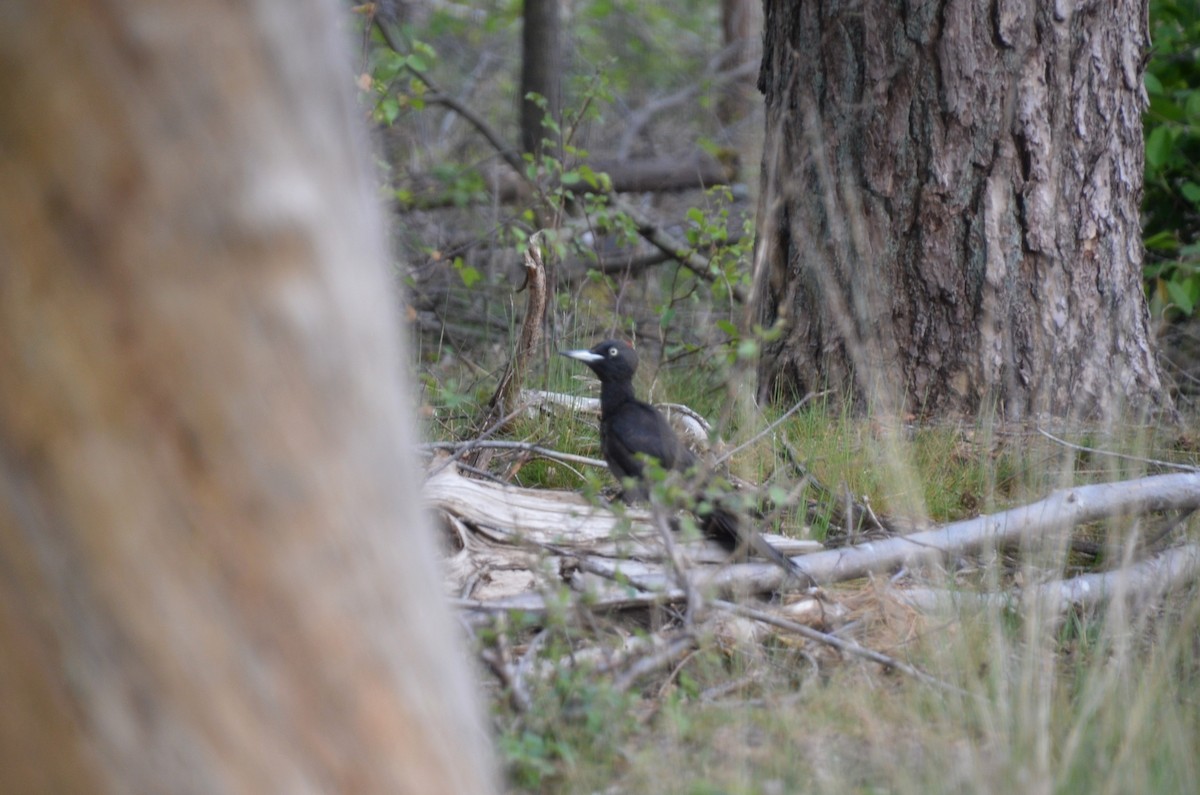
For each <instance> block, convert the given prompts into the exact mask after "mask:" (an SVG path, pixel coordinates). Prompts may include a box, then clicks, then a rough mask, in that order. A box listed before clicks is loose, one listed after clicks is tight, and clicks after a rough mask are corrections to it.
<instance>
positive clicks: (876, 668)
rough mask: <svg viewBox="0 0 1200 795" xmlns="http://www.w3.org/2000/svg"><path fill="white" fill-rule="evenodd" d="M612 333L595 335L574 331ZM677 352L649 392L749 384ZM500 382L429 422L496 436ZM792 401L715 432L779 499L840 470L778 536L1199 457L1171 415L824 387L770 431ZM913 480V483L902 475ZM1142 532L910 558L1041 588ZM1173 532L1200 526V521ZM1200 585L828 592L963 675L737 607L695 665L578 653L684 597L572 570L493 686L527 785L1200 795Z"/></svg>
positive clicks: (560, 418) (551, 423)
mask: <svg viewBox="0 0 1200 795" xmlns="http://www.w3.org/2000/svg"><path fill="white" fill-rule="evenodd" d="M593 341H594V340H593V339H592V337H591V336H589V335H585V334H581V335H575V336H574V339H573V340H572V343H571V345H572V347H574V346H575V345H576V344H578V345H583V344H590V343H591V342H593ZM563 347H566V346H563ZM648 347H649V346H648ZM670 356H671V353H670V352H669V351H668V352H667V353H666V356H665V357H664V358H663V359H658V360H656V359H655V357H654V354H653V353H651V352H650V351H647V352H644V353H643V357H644V359H645V361H644V363H643V367H644V369H643V371H642V372H641V373H639V379H638V391H639V393H640V394H645V395H652V396H653V398H654V399H655V400H659V401H669V402H675V403H684V404H688V405H692V406H699V407H702V409H703V412H702V413H704V414H705V415H707V416H710V417H720V416H722V413H723V412H722V409H723V408H725V407H726V406H727V405H728V404H729V402H730V398H729V389H728V385H727V384H726V383H724V382H721V381H719V380H716V379H720V378H721V377H723V376H725V375H726V374H727V373H728V372H729V367H730V366H731V365H730V363H729V361H728V360H727V359H723V358H721V357H719V356H715V355H712V354H709V355H708V358H703V357H704V354H697V355H696V356H695V357H689V356H684V357H681V358H680V359H678V360H677V362H675V363H671V362H669V359H670ZM718 360H719V361H718ZM663 361H668V363H667V364H663V363H662V362H663ZM698 361H701V362H704V364H703V366H697V365H696V362H698ZM581 369H583V368H580V367H578V366H576V365H575V363H573V362H571V361H569V360H566V359H562V358H560V357H557V356H548V357H546V358H545V360H544V363H543V365H542V367H540V368H539V369H538V370H537V372H536V373H535V374H534V375H533V376H531V381H533V382H534V383H533V384H531V385H535V386H537V387H538V388H544V389H552V390H555V391H563V392H568V393H571V394H584V395H594V394H596V392H595V384H594V382H593V381H592V379H591V378H590V377H589V376H588V375H587V374H586V373H583V372H580V370H581ZM488 372H490V370H489V371H488ZM467 380H469V379H467ZM464 383H465V381H464ZM485 384H487V378H486V377H482V376H480V377H478V379H477V385H476V387H475V388H474V391H473V392H472V393H471V394H472V396H473V397H472V400H475V401H476V402H475V403H474V404H469V403H468V402H467V401H464V402H462V403H451V402H447V403H443V405H440V406H434V405H431V406H430V409H431V412H430V413H431V414H432V416H431V418H430V420H429V425H428V428H427V430H428V431H429V432H430V433H432V434H434V435H437V436H441V437H447V438H452V437H455V435H456V434H459V435H469V434H470V433H474V432H478V431H479V429H478V428H473V427H472V425H471V420H472V418H473V417H475V416H478V415H479V413H480V412H479V409H480V406H479V403H478V402H477V401H478V400H479V399H480V396H483V395H486V394H488V393H489V390H488V389H487V388H485V386H484V385H485ZM436 394H439V393H437V392H430V391H427V392H426V396H427V398H428V397H429V396H431V395H436ZM787 408H788V407H786V406H784V407H771V408H768V409H766V410H765V411H764V413H763V414H762V415H761V416H758V415H755V416H750V415H748V414H746V413H742V414H738V415H735V416H734V417H733V419H732V421H730V422H729V423H728V424H727V425H725V426H720V427H721V432H720V434H715V436H717V435H719V436H721V437H723V438H724V439H725V440H726V444H725V446H724V447H722V446H721V444H720V442H721V440H719V439H717V438H714V440H713V442H714V445H715V448H714V449H717V450H721V449H729V447H730V446H731V445H732V444H735V443H736V444H741V443H743V442H748V444H747V445H746V446H745V447H743V448H742V449H741V450H740V451H739V452H738V454H737V455H736V456H735V457H734V459H733V460H732V461H731V462H730V468H731V470H732V471H733V472H735V473H736V474H737V475H739V476H740V477H741V478H743V479H745V480H746V481H749V482H751V483H755V484H760V485H763V486H764V496H763V500H764V502H768V503H769V502H770V497H769V496H768V495H774V496H776V497H779V496H781V495H783V494H784V493H785V492H786V491H787V489H788V488H792V487H796V486H798V485H802V481H803V480H804V479H805V478H808V479H809V480H811V481H812V483H813V484H819V485H820V489H817V488H815V487H814V486H810V487H807V488H801V489H800V490H799V491H795V492H791V495H790V496H791V498H792V500H793V504H792V505H790V506H786V507H790V510H784V511H776V512H774V513H772V512H771V510H769V508H770V507H771V506H767V507H768V510H766V511H765V514H766V516H767V518H766V519H764V521H771V520H772V519H773V520H774V521H773V523H771V524H770V526H769V527H768V529H771V530H773V531H775V532H780V533H783V534H786V535H793V536H801V537H810V538H815V539H817V540H831V539H827V534H828V533H829V532H830V531H831V524H830V517H831V516H833V515H835V514H837V512H838V511H839V510H840V506H839V505H838V502H839V500H840V499H841V496H843V495H845V496H846V497H847V498H852V499H853V500H854V501H856V502H857V503H858V504H865V505H869V506H871V509H872V510H874V511H875V512H876V513H878V515H880V516H881V517H886V518H887V519H889V520H893V519H906V520H910V521H913V522H918V523H921V524H922V525H928V524H931V523H941V522H947V521H953V520H956V519H963V518H969V517H973V516H977V515H979V514H981V513H991V512H995V511H1000V510H1004V509H1006V508H1010V507H1013V506H1016V505H1020V504H1024V503H1028V502H1032V501H1035V500H1037V499H1040V498H1042V497H1044V496H1046V494H1047V493H1049V492H1050V491H1052V490H1054V489H1058V488H1063V487H1066V486H1070V485H1076V484H1083V483H1099V482H1106V481H1111V480H1116V479H1121V478H1132V477H1138V476H1141V475H1144V474H1147V473H1149V472H1157V471H1165V470H1166V464H1165V463H1163V462H1177V463H1180V464H1185V465H1195V464H1197V463H1198V462H1197V457H1198V456H1197V453H1196V451H1195V449H1194V445H1192V444H1190V443H1189V442H1188V437H1187V435H1186V434H1181V433H1179V432H1178V431H1177V430H1173V429H1171V428H1167V427H1145V428H1125V429H1119V430H1105V429H1098V428H1095V427H1087V428H1084V427H1079V428H1074V429H1065V430H1064V429H1062V428H1056V429H1041V428H1038V427H1037V426H1035V425H1028V426H1026V425H1021V426H1015V425H1007V424H1003V423H1000V422H993V421H979V422H944V423H939V424H933V425H920V424H915V423H912V422H906V421H903V420H898V419H895V418H879V417H864V416H858V415H855V414H853V413H852V412H850V411H848V410H847V409H846V407H844V406H841V405H838V404H834V403H829V402H827V401H825V400H823V399H819V400H816V401H813V402H811V403H810V404H809V405H806V406H805V407H803V408H802V409H800V410H799V411H797V412H795V413H794V414H793V415H792V416H790V417H789V418H788V419H787V420H786V421H784V422H783V423H781V424H779V425H778V426H777V427H775V428H774V429H773V430H772V431H771V432H769V433H766V434H764V435H762V436H761V438H756V434H757V433H758V432H759V431H761V429H763V428H765V427H767V426H768V424H769V423H771V422H772V421H774V420H775V419H777V418H778V417H779V416H780V415H782V413H783V412H784V411H785V410H786V409H787ZM726 414H727V415H728V412H726ZM446 416H452V417H453V418H454V419H452V420H446V419H444V418H445V417H446ZM504 438H512V439H521V440H526V441H530V442H534V443H537V444H540V445H543V446H546V447H550V448H554V449H557V450H560V451H564V452H571V453H576V454H579V455H585V456H592V457H596V456H598V437H597V433H596V418H595V417H594V416H579V415H571V414H563V413H537V414H533V415H529V416H523V417H521V418H519V419H518V420H516V421H515V422H514V423H513V424H512V426H511V427H510V428H508V429H507V431H506V432H505V434H504ZM1079 448H1086V449H1079ZM1121 456H1130V457H1128V458H1123V457H1121ZM797 457H798V458H799V463H800V464H801V465H802V469H797V468H796V463H797V461H796V458H797ZM1156 462H1157V463H1156ZM900 469H904V470H906V471H907V474H906V476H905V477H904V478H903V479H902V480H899V481H898V480H896V479H894V478H892V477H891V476H890V474H889V473H892V472H896V471H898V470H900ZM493 471H494V472H495V473H497V474H499V475H502V476H504V477H506V478H508V479H509V480H511V482H514V483H518V484H520V485H524V486H529V487H537V488H558V489H571V490H581V491H583V492H585V493H588V494H593V495H594V494H596V493H598V491H599V490H600V489H601V488H602V487H604V486H612V485H613V484H612V482H611V480H610V478H609V476H608V474H607V473H606V472H605V471H604V470H603V469H589V468H587V467H582V466H577V465H570V466H567V465H564V464H562V463H561V462H556V461H550V460H546V459H539V458H538V457H536V456H525V457H503V458H502V460H500V461H499V462H494V463H493ZM914 483H915V484H917V486H918V489H919V491H918V493H917V494H916V495H915V496H914V495H913V494H911V493H907V492H906V491H905V490H906V489H908V488H909V487H910V486H911V484H914ZM805 506H807V507H805ZM776 507H777V506H776ZM842 518H844V517H842ZM836 529H837V531H838V532H845V528H842V527H839V528H836ZM1131 532H1139V533H1147V532H1149V530H1148V528H1146V527H1142V526H1141V525H1139V524H1137V523H1136V522H1123V521H1121V520H1114V521H1111V522H1106V523H1098V524H1096V525H1093V526H1089V527H1085V528H1080V529H1079V530H1078V531H1077V533H1076V538H1077V539H1090V540H1091V541H1092V542H1094V543H1095V544H1096V545H1097V547H1098V548H1099V549H1101V550H1102V554H1098V555H1092V556H1090V557H1089V556H1087V555H1084V556H1082V557H1081V556H1080V554H1079V552H1078V550H1074V551H1072V550H1071V549H1070V548H1069V547H1068V546H1067V545H1066V544H1065V543H1062V540H1061V539H1059V540H1054V539H1049V540H1047V544H1046V546H1045V548H1044V549H1038V550H1033V551H1030V550H1026V551H1024V552H1022V551H1019V550H994V551H993V552H992V553H990V554H989V555H985V556H978V557H976V558H973V559H968V560H959V561H955V562H953V563H952V565H951V566H950V567H949V568H948V569H947V570H946V571H941V572H934V571H930V572H920V573H907V574H905V576H906V577H916V578H917V580H918V581H920V582H923V583H931V582H932V583H939V582H940V583H942V584H943V585H947V584H948V586H949V587H950V588H952V589H954V588H961V589H963V590H964V591H969V590H972V589H974V588H978V587H990V588H993V589H998V590H1001V591H1005V590H1008V589H1016V590H1017V591H1019V588H1020V586H1021V585H1022V584H1028V583H1032V582H1035V581H1039V580H1040V579H1046V578H1053V577H1056V576H1063V574H1064V572H1079V571H1087V570H1089V569H1091V568H1094V567H1096V566H1097V565H1100V564H1101V563H1102V562H1103V560H1104V559H1105V554H1103V553H1104V552H1105V551H1106V553H1107V554H1109V555H1110V556H1112V555H1119V550H1120V548H1121V545H1122V543H1123V541H1124V540H1125V539H1126V538H1127V537H1128V535H1129V534H1130V533H1131ZM1176 532H1177V533H1180V534H1189V533H1190V534H1194V529H1193V528H1192V527H1191V526H1190V525H1186V524H1185V526H1184V527H1183V528H1182V529H1180V530H1177V531H1176ZM843 541H844V539H843ZM1118 559H1119V558H1118ZM1196 596H1197V594H1195V593H1194V592H1193V591H1190V590H1189V591H1186V592H1182V593H1176V594H1174V595H1172V596H1171V597H1169V598H1167V599H1165V600H1163V601H1162V602H1160V603H1156V604H1154V605H1152V606H1149V607H1148V608H1147V609H1145V610H1138V611H1135V610H1126V609H1125V608H1124V607H1123V606H1121V605H1119V604H1118V605H1113V606H1109V607H1107V608H1102V609H1094V610H1088V611H1073V612H1068V613H1067V614H1066V615H1065V616H1063V617H1062V618H1061V619H1059V618H1055V617H1053V616H1051V615H1050V614H1048V613H1043V612H1039V611H1038V609H1037V608H1036V606H1034V607H1031V608H1027V609H1023V610H1014V609H1010V608H1005V607H987V608H981V607H972V606H970V605H968V604H966V603H964V604H962V605H959V606H958V607H957V608H948V609H946V610H944V611H941V612H932V613H931V612H918V611H916V610H914V609H913V608H910V607H908V606H907V605H905V604H903V603H900V602H898V601H897V600H896V599H895V598H894V597H893V596H890V595H889V592H888V588H887V587H885V585H884V583H880V582H870V581H859V582H853V583H846V584H839V585H837V586H832V587H829V588H827V589H825V591H824V595H823V599H824V601H825V603H826V604H827V605H828V606H829V608H830V609H835V608H836V609H837V610H840V611H841V612H840V614H839V615H840V618H839V619H838V625H839V626H841V627H842V628H843V629H842V630H839V631H842V632H845V633H847V635H848V636H853V637H855V638H857V639H858V641H859V642H861V643H863V644H864V645H867V646H869V647H870V648H872V649H875V650H878V651H881V652H883V653H885V654H887V655H890V656H892V657H894V658H896V659H899V660H902V661H904V662H905V663H908V664H911V665H914V666H916V667H918V668H919V669H921V670H923V671H925V672H927V673H928V674H930V675H931V676H933V677H935V678H936V679H937V680H939V681H940V682H942V683H943V685H944V688H938V687H934V686H931V685H928V684H925V683H922V682H920V681H916V680H914V679H912V678H909V677H906V676H904V675H902V674H900V673H898V672H896V671H893V670H889V669H888V668H886V667H881V666H880V665H878V664H875V663H871V662H865V661H862V660H860V659H857V658H855V657H852V656H846V655H843V654H839V653H837V652H835V651H832V650H830V649H828V648H825V647H823V646H821V645H820V644H815V643H812V642H809V641H803V640H800V639H798V638H796V637H792V636H788V635H786V634H780V635H773V636H770V637H768V638H766V639H763V638H762V637H760V636H756V635H753V634H752V633H750V634H748V633H749V630H747V628H746V627H745V626H742V625H739V624H737V622H728V623H726V624H718V625H716V626H715V627H714V626H712V625H706V629H705V634H704V635H703V636H702V637H700V638H699V639H698V640H697V643H696V648H695V650H694V651H692V652H691V653H689V654H687V655H686V656H684V657H683V658H682V659H681V660H680V661H678V663H677V664H674V665H672V666H669V667H667V668H666V669H662V670H654V671H653V672H651V673H648V674H646V675H645V676H643V677H640V678H638V679H637V680H636V682H633V683H632V684H631V683H628V682H625V683H620V684H618V677H617V676H616V674H615V673H614V670H611V669H609V668H606V667H605V662H604V660H605V658H604V657H603V656H602V657H599V658H589V659H588V660H584V659H583V658H582V657H579V658H578V659H577V655H580V654H582V652H581V649H582V648H583V647H584V646H585V645H587V646H592V645H594V644H597V643H599V644H600V645H601V646H605V645H607V646H609V647H611V648H613V649H616V648H618V647H619V646H620V645H621V643H622V642H625V641H627V640H628V639H629V638H631V637H633V638H641V639H645V638H648V637H650V636H652V635H653V634H654V633H655V632H656V631H657V630H660V629H662V628H664V627H670V626H678V624H679V622H680V620H681V616H680V615H679V614H678V613H675V612H674V610H673V609H670V608H664V609H659V610H649V611H643V612H642V613H637V614H633V615H623V616H616V615H601V614H593V613H590V612H589V611H588V610H587V609H585V608H580V607H579V606H577V605H575V603H574V601H573V599H574V598H575V597H573V595H572V594H571V593H570V592H569V591H568V590H567V589H566V587H565V586H560V590H559V591H558V593H557V597H556V598H557V599H559V600H560V601H559V604H560V605H561V610H560V611H558V612H557V613H556V614H555V615H554V616H553V618H552V619H549V620H547V621H545V622H540V623H539V622H532V623H530V622H522V620H521V617H520V616H513V617H510V621H509V622H508V623H507V624H506V625H504V626H502V627H501V628H499V629H493V630H491V631H490V634H487V633H485V634H481V635H480V636H479V638H477V642H478V643H479V644H480V645H481V648H483V649H488V648H495V646H496V644H497V642H498V640H497V637H498V635H503V636H504V639H503V641H502V643H501V645H502V646H504V647H506V648H509V649H511V650H512V651H513V653H514V655H518V656H521V657H522V658H523V659H527V660H530V661H532V662H531V664H533V665H535V666H536V667H537V669H538V675H537V676H532V677H530V679H529V680H528V681H530V682H531V683H532V684H531V685H530V692H529V693H528V699H529V701H528V703H527V704H525V705H523V706H522V707H520V708H518V707H516V706H514V704H513V700H512V693H511V691H509V690H508V689H506V687H505V686H504V685H503V684H502V683H499V682H496V681H491V683H490V684H489V692H490V696H491V703H492V718H493V722H494V726H495V729H496V732H497V746H498V748H499V752H500V754H501V757H502V759H503V762H504V764H505V768H506V770H507V773H508V781H509V788H510V791H513V792H655V793H681V794H682V793H687V794H688V795H691V794H692V793H777V792H782V793H790V792H837V793H841V792H863V793H867V792H964V791H965V792H1011V791H1030V792H1085V791H1086V792H1112V793H1119V792H1131V791H1153V792H1193V791H1198V790H1200V765H1198V763H1197V760H1198V759H1200V688H1198V687H1197V685H1200V664H1198V663H1197V662H1196V660H1197V651H1200V648H1198V647H1200V609H1198V605H1200V601H1198V600H1197V599H1196ZM784 601H787V600H784ZM585 639H586V643H585V642H584V641H585ZM614 653H615V652H614Z"/></svg>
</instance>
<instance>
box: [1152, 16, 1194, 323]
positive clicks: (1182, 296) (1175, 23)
mask: <svg viewBox="0 0 1200 795" xmlns="http://www.w3.org/2000/svg"><path fill="white" fill-rule="evenodd" d="M1150 19H1151V26H1152V38H1153V41H1154V51H1153V53H1152V54H1151V58H1150V61H1149V62H1148V63H1147V65H1146V78H1145V82H1146V92H1147V94H1148V95H1149V97H1150V109H1149V111H1147V113H1146V115H1145V128H1146V192H1145V201H1144V210H1145V217H1144V234H1145V243H1146V249H1147V252H1148V257H1147V265H1146V282H1147V291H1148V293H1149V297H1150V304H1151V310H1152V312H1153V314H1154V315H1155V316H1156V317H1164V316H1165V317H1168V318H1172V317H1180V316H1183V317H1190V316H1192V315H1194V314H1195V313H1196V310H1197V308H1198V307H1200V2H1197V0H1151V3H1150Z"/></svg>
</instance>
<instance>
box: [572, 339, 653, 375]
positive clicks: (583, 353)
mask: <svg viewBox="0 0 1200 795" xmlns="http://www.w3.org/2000/svg"><path fill="white" fill-rule="evenodd" d="M560 353H562V355H563V356H568V357H570V358H572V359H578V360H579V361H581V362H583V363H584V364H586V365H587V366H588V367H590V368H592V372H593V373H595V374H596V377H597V378H599V379H600V382H601V383H604V382H605V381H622V380H624V381H628V380H630V379H631V378H633V374H634V372H635V371H636V370H637V365H638V358H637V351H635V350H634V349H633V346H632V345H630V344H629V343H628V342H622V341H621V340H604V341H603V342H598V343H596V344H595V345H593V346H592V347H591V348H587V349H584V350H578V351H560Z"/></svg>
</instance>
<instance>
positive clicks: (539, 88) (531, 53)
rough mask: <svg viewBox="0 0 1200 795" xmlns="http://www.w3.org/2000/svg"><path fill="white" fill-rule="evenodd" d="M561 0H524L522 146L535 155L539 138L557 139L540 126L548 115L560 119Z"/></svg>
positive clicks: (539, 146)
mask: <svg viewBox="0 0 1200 795" xmlns="http://www.w3.org/2000/svg"><path fill="white" fill-rule="evenodd" d="M559 2H560V0H525V10H524V27H523V28H522V33H521V96H520V100H521V146H522V150H523V151H525V152H532V153H534V154H537V153H539V152H541V150H542V139H543V138H550V139H551V140H553V139H554V138H555V137H556V136H555V135H554V134H553V132H552V131H550V130H547V129H546V128H545V127H544V126H543V125H542V120H543V119H544V118H545V117H546V116H549V117H550V118H552V119H554V121H555V122H556V123H557V122H559V121H560V120H561V118H562V23H561V22H560V20H559V9H558V4H559ZM530 93H534V94H540V95H541V96H542V97H544V98H545V100H546V107H545V108H542V107H541V106H539V105H538V104H537V103H536V102H533V101H531V100H529V99H527V98H526V97H527V95H528V94H530Z"/></svg>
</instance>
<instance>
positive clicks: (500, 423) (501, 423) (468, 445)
mask: <svg viewBox="0 0 1200 795" xmlns="http://www.w3.org/2000/svg"><path fill="white" fill-rule="evenodd" d="M526 408H528V407H527V406H526V405H525V404H524V403H522V404H521V405H519V406H517V407H516V408H515V409H513V410H512V411H511V412H510V413H509V414H507V415H505V416H503V417H501V418H500V419H498V420H496V422H495V423H493V424H492V426H491V427H490V428H488V429H487V430H485V431H484V432H483V433H481V434H480V435H479V436H478V437H476V438H475V439H472V440H470V441H469V442H464V443H463V445H462V446H461V447H459V448H458V449H457V450H455V452H454V453H453V454H452V455H451V456H450V457H449V458H447V459H446V460H445V461H443V462H442V463H441V464H439V465H438V466H437V467H435V468H434V469H433V470H432V471H431V472H430V473H429V477H433V476H434V475H436V474H437V473H439V472H441V471H442V470H443V469H445V468H446V467H448V466H450V465H451V464H453V463H455V462H457V461H458V459H460V458H462V457H463V456H464V455H466V454H467V453H469V452H471V451H472V450H474V449H475V448H477V447H479V445H480V444H482V443H483V442H484V441H486V440H487V438H488V437H489V436H491V435H492V434H494V433H496V432H497V431H499V430H500V429H501V428H503V427H505V426H506V425H508V423H510V422H512V421H513V420H514V419H516V417H517V416H518V415H519V414H520V413H521V412H523V411H525V409H526Z"/></svg>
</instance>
